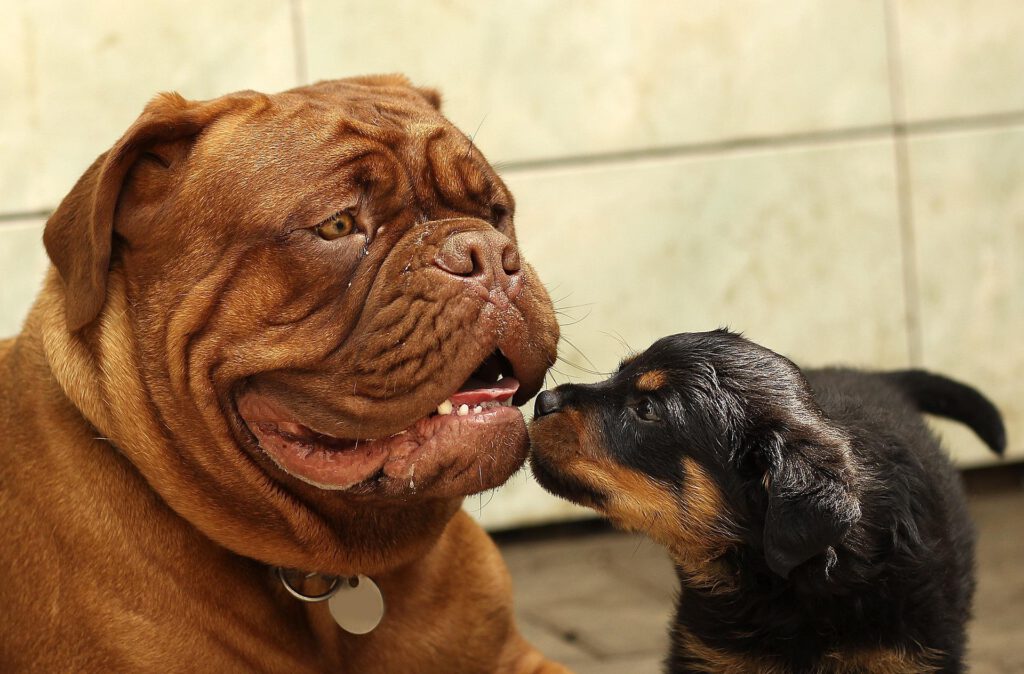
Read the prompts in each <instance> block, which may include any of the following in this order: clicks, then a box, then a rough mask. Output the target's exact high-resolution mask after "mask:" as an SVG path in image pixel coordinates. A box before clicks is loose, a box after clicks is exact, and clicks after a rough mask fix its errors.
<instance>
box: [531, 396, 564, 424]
mask: <svg viewBox="0 0 1024 674" xmlns="http://www.w3.org/2000/svg"><path fill="white" fill-rule="evenodd" d="M561 408H562V399H561V398H560V397H559V395H558V394H557V393H555V392H554V391H542V392H541V394H540V395H539V396H537V402H535V403H534V404H533V416H534V418H535V419H539V418H541V417H543V416H545V415H547V414H551V413H552V412H557V411H558V410H560V409H561Z"/></svg>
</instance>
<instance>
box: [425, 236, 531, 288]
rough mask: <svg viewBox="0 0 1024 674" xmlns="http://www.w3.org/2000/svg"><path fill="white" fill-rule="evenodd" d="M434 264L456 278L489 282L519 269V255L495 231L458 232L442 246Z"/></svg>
mask: <svg viewBox="0 0 1024 674" xmlns="http://www.w3.org/2000/svg"><path fill="white" fill-rule="evenodd" d="M434 264H436V265H437V266H438V267H440V268H441V269H443V270H444V271H446V272H448V273H449V274H451V275H453V276H462V277H466V278H473V277H477V278H479V279H480V280H481V281H484V282H490V281H493V280H497V279H500V278H503V277H506V276H512V275H513V274H515V273H516V272H518V271H519V269H520V262H519V251H518V250H517V249H516V246H515V244H514V243H512V240H511V239H509V238H508V237H507V236H505V235H504V234H502V233H501V232H499V231H497V230H495V229H487V230H476V229H475V230H470V231H468V232H455V233H454V234H452V235H451V236H449V237H448V239H447V240H446V241H445V242H444V243H443V244H441V247H440V248H439V249H438V251H437V256H436V257H435V258H434Z"/></svg>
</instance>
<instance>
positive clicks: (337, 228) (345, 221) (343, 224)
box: [316, 211, 356, 241]
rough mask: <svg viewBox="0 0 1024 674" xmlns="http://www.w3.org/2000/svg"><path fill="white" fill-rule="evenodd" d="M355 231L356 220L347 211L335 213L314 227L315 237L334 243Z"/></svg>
mask: <svg viewBox="0 0 1024 674" xmlns="http://www.w3.org/2000/svg"><path fill="white" fill-rule="evenodd" d="M355 231H356V219H355V218H354V217H353V216H352V214H351V213H349V212H347V211H341V212H339V213H335V214H334V215H332V216H331V217H329V218H328V219H327V220H325V221H324V222H321V223H320V224H319V225H317V226H316V233H317V235H319V236H320V238H321V239H323V240H324V241H334V240H335V239H340V238H341V237H343V236H348V235H349V234H352V233H353V232H355Z"/></svg>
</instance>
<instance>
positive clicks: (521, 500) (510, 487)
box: [462, 402, 594, 531]
mask: <svg viewBox="0 0 1024 674" xmlns="http://www.w3.org/2000/svg"><path fill="white" fill-rule="evenodd" d="M530 407H531V408H532V402H531V403H530ZM524 412H525V413H526V417H527V418H528V419H529V418H530V412H529V411H527V410H524ZM462 508H463V510H465V511H466V512H468V513H469V514H470V515H471V516H472V517H473V518H474V519H476V520H477V521H478V522H480V523H481V524H482V525H483V526H484V527H485V528H487V529H488V530H490V531H500V530H502V529H511V528H515V527H526V526H534V525H537V524H546V523H548V522H567V521H571V520H577V519H581V518H586V517H593V516H594V513H593V511H591V510H587V509H586V508H580V507H579V506H575V505H573V504H571V503H569V502H568V501H563V500H562V499H559V498H556V497H554V496H552V495H551V494H549V493H547V492H546V491H544V490H543V489H542V488H541V486H540V485H539V484H537V483H536V482H535V481H534V480H533V476H532V475H530V474H529V470H528V469H526V468H524V469H523V470H522V471H521V472H519V473H517V474H516V475H514V476H512V479H510V480H509V481H508V482H506V483H505V484H504V485H503V486H501V487H499V488H498V489H495V490H493V491H490V492H487V493H484V494H478V495H475V496H470V497H468V498H466V500H465V501H464V502H463V504H462Z"/></svg>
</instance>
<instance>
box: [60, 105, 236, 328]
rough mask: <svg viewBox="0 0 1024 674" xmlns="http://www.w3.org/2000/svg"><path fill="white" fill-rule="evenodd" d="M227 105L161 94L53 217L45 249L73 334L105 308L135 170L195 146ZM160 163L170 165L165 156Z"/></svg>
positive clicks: (79, 183)
mask: <svg viewBox="0 0 1024 674" xmlns="http://www.w3.org/2000/svg"><path fill="white" fill-rule="evenodd" d="M227 101H228V99H227V98H223V99H217V100H215V101H211V102H209V103H194V102H190V101H186V100H185V99H184V98H182V97H181V96H179V95H178V94H160V95H159V96H157V97H156V98H155V99H153V101H152V102H150V103H149V105H147V106H146V108H145V110H144V111H143V113H142V115H141V116H140V117H139V118H138V120H136V121H135V123H134V124H132V126H131V127H130V128H129V129H128V131H127V133H125V135H124V136H122V137H121V139H120V140H119V141H118V142H117V143H116V144H115V145H114V147H112V148H111V149H110V150H108V151H107V152H105V153H104V154H102V155H100V156H99V158H97V159H96V161H94V162H93V164H92V166H90V167H89V169H88V170H87V171H86V172H85V174H83V175H82V177H81V178H79V180H78V182H77V183H76V184H75V186H74V188H72V190H71V192H70V193H68V195H67V196H66V197H64V200H63V201H61V204H60V206H58V207H57V210H56V211H54V213H53V215H51V216H50V219H49V220H48V221H47V222H46V228H45V230H44V231H43V244H44V245H45V246H46V252H47V254H48V255H49V256H50V260H51V261H52V262H53V264H54V266H55V267H56V268H57V271H58V272H59V273H60V277H61V279H62V280H63V281H64V292H65V304H66V308H67V325H68V329H69V330H70V331H72V332H74V331H77V330H80V329H81V328H83V327H85V326H86V325H88V324H89V323H91V322H92V321H93V319H94V318H96V315H97V314H99V312H100V309H101V308H102V307H103V302H104V300H105V299H106V287H107V271H108V268H109V265H110V252H111V244H112V237H113V230H114V212H115V211H116V209H117V202H118V197H119V196H120V194H121V191H122V188H123V186H124V182H125V178H126V177H127V176H128V174H129V172H130V171H131V168H132V166H133V165H134V164H135V163H136V162H137V161H138V160H139V158H140V157H142V156H143V155H144V154H145V153H146V152H147V151H148V150H149V149H150V148H152V147H154V146H156V145H162V146H164V147H165V148H166V146H167V144H168V143H171V142H174V141H181V142H191V138H193V137H194V136H195V135H196V134H197V133H198V132H199V131H201V130H202V129H203V127H204V126H206V125H207V124H208V123H209V122H210V121H211V120H212V119H213V118H214V117H215V116H216V115H217V113H218V112H219V111H222V110H224V109H226V108H227V107H230V104H229V103H228V102H227ZM154 159H155V160H156V161H157V162H161V163H163V162H164V161H165V160H164V159H163V158H162V157H161V156H159V155H157V156H155V157H154Z"/></svg>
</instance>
